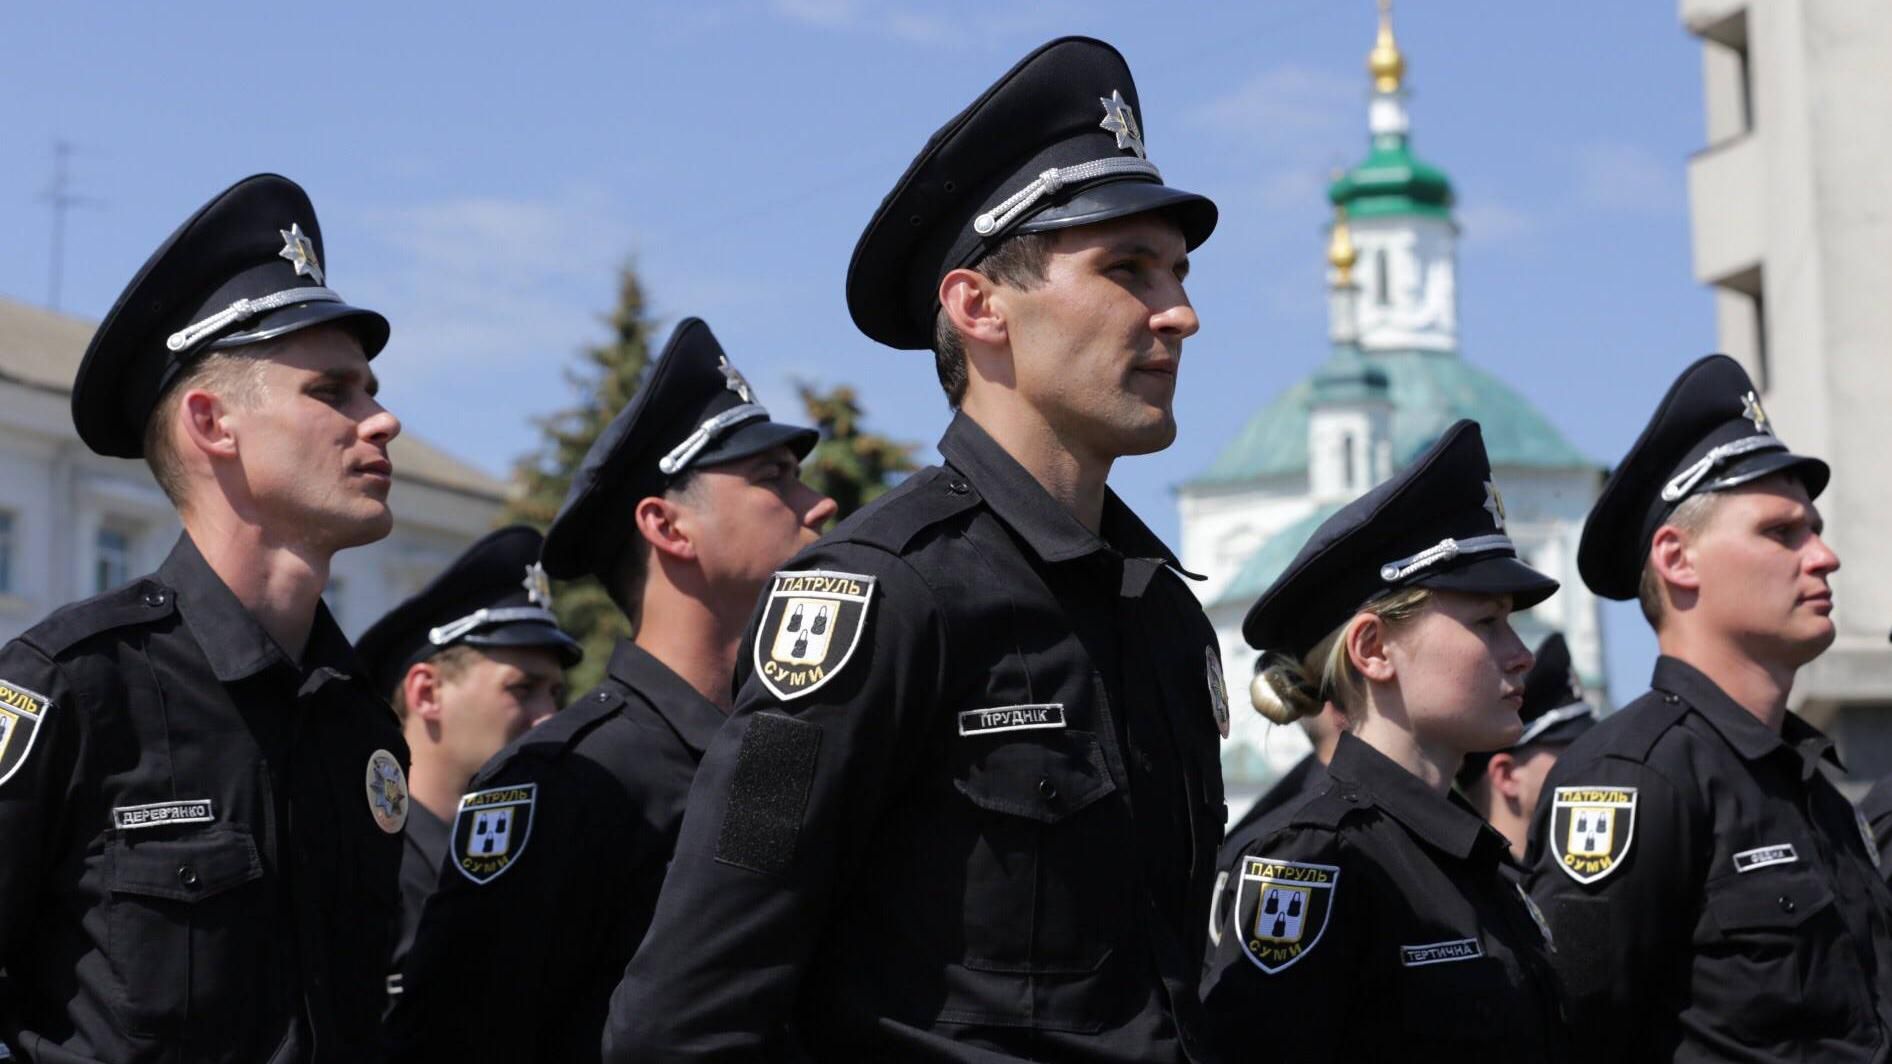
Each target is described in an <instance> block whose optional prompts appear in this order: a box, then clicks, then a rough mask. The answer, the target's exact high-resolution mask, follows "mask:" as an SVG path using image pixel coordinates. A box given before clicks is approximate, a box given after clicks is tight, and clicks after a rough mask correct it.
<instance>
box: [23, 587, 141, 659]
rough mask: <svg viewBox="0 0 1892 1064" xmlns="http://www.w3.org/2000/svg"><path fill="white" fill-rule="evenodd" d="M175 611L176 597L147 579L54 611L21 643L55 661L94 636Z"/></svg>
mask: <svg viewBox="0 0 1892 1064" xmlns="http://www.w3.org/2000/svg"><path fill="white" fill-rule="evenodd" d="M176 608H177V595H176V594H175V593H174V592H172V590H171V589H170V588H168V587H165V586H164V585H163V584H161V583H159V582H158V581H157V580H156V579H154V578H151V577H146V578H145V579H143V580H135V581H133V582H131V583H129V584H126V585H125V586H124V587H120V588H114V589H113V590H111V591H107V592H105V593H104V594H102V595H95V596H93V597H92V598H89V599H86V600H85V601H83V602H74V603H72V604H71V605H69V606H63V607H61V608H59V609H57V610H54V611H53V612H52V614H51V615H49V616H48V617H47V618H46V619H45V620H43V621H41V622H39V623H38V624H36V625H34V626H33V627H32V628H29V629H27V631H26V632H25V633H23V634H22V635H21V636H20V642H22V643H25V644H27V645H28V646H30V647H32V648H34V649H35V650H38V651H39V652H40V653H42V654H44V655H46V656H47V657H49V658H56V657H58V656H59V655H60V654H63V653H65V652H66V651H68V650H70V649H72V648H73V647H75V646H77V645H78V644H80V643H82V642H84V641H85V640H87V639H90V638H92V637H93V636H95V635H99V634H100V633H103V632H109V631H112V630H113V629H116V628H129V627H131V626H133V625H139V624H151V623H153V622H155V621H160V620H163V619H164V618H166V617H169V616H170V615H171V613H172V611H173V610H175V609H176Z"/></svg>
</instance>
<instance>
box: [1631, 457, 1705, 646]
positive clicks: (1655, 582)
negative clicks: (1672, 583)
mask: <svg viewBox="0 0 1892 1064" xmlns="http://www.w3.org/2000/svg"><path fill="white" fill-rule="evenodd" d="M1721 499H1722V496H1721V493H1720V492H1715V491H1704V492H1702V493H1701V494H1700V495H1690V496H1689V497H1688V498H1686V499H1683V500H1682V501H1681V503H1680V504H1679V505H1677V506H1676V507H1675V510H1674V511H1673V512H1672V513H1670V514H1669V516H1668V517H1666V518H1663V520H1662V525H1671V526H1673V527H1674V528H1676V529H1677V530H1679V531H1680V532H1681V533H1682V534H1683V535H1685V536H1688V537H1689V538H1691V539H1692V538H1694V537H1695V536H1696V535H1697V534H1699V533H1700V532H1701V530H1702V529H1704V528H1706V527H1708V519H1709V518H1710V517H1713V516H1714V513H1715V507H1716V505H1717V504H1719V503H1720V502H1721ZM1662 525H1657V526H1656V528H1657V529H1658V530H1659V529H1661V527H1662ZM1649 535H1650V538H1651V539H1652V540H1653V539H1654V538H1655V533H1653V532H1651V533H1650V534H1649ZM1642 546H1643V552H1644V553H1643V558H1642V579H1641V580H1640V581H1638V582H1637V584H1636V605H1638V606H1641V607H1642V616H1643V619H1644V620H1646V621H1648V622H1649V627H1651V628H1656V629H1660V628H1661V627H1662V615H1663V613H1664V612H1665V607H1664V605H1663V598H1662V577H1661V575H1660V574H1658V573H1657V572H1656V570H1655V554H1654V552H1653V551H1651V550H1649V546H1650V545H1649V544H1648V543H1644V544H1643V545H1642Z"/></svg>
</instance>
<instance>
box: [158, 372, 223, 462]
mask: <svg viewBox="0 0 1892 1064" xmlns="http://www.w3.org/2000/svg"><path fill="white" fill-rule="evenodd" d="M171 402H174V403H176V404H177V407H176V410H177V415H178V416H177V422H178V426H179V428H178V431H180V432H181V433H182V434H183V436H184V438H185V439H186V440H187V441H189V444H190V446H191V447H192V448H193V449H194V450H196V451H198V452H199V453H201V454H203V455H205V456H206V457H209V458H213V459H214V458H224V459H230V458H235V457H236V456H237V438H236V433H235V432H234V431H232V429H231V426H230V423H229V415H230V413H231V408H230V406H229V405H228V404H226V403H225V402H224V401H223V399H222V398H220V397H219V396H218V395H217V393H215V392H211V391H206V390H205V389H202V388H190V389H187V390H186V391H185V392H184V393H183V394H182V395H179V396H177V397H176V398H175V399H172V400H171Z"/></svg>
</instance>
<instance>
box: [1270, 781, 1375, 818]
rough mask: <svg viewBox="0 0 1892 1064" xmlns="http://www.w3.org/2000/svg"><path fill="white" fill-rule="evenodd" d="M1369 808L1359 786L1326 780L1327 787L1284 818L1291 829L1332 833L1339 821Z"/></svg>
mask: <svg viewBox="0 0 1892 1064" xmlns="http://www.w3.org/2000/svg"><path fill="white" fill-rule="evenodd" d="M1372 807H1373V796H1372V795H1371V794H1368V793H1367V792H1366V791H1365V790H1363V789H1362V788H1361V787H1360V785H1359V784H1357V783H1350V782H1348V781H1346V780H1328V781H1327V785H1326V786H1325V787H1323V788H1321V789H1320V790H1319V791H1318V792H1316V793H1315V794H1312V795H1310V796H1308V797H1307V798H1306V799H1305V800H1304V801H1302V802H1301V804H1300V808H1298V809H1296V810H1295V811H1294V812H1293V813H1291V814H1289V816H1288V823H1289V824H1292V825H1295V826H1305V827H1319V828H1328V829H1334V828H1338V827H1340V823H1341V821H1343V820H1345V819H1347V817H1348V816H1349V815H1351V814H1354V813H1361V812H1364V811H1366V810H1368V809H1371V808H1372Z"/></svg>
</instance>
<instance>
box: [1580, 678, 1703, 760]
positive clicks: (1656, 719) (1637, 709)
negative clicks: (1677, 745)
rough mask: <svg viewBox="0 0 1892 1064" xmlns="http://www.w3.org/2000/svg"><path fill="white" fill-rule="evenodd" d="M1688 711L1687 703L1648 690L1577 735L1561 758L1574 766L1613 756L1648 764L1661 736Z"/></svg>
mask: <svg viewBox="0 0 1892 1064" xmlns="http://www.w3.org/2000/svg"><path fill="white" fill-rule="evenodd" d="M1687 713H1688V704H1687V703H1685V702H1682V701H1681V700H1680V699H1677V698H1675V697H1674V696H1673V695H1663V694H1661V693H1660V692H1657V691H1649V692H1647V693H1645V694H1643V695H1642V696H1641V697H1640V698H1637V699H1635V700H1634V701H1632V702H1630V703H1628V704H1627V705H1625V706H1623V707H1622V708H1621V709H1618V710H1617V711H1616V712H1614V713H1612V714H1610V715H1609V716H1607V717H1604V718H1603V719H1602V720H1600V721H1598V722H1597V724H1596V727H1594V728H1591V729H1590V730H1589V731H1587V732H1584V733H1583V734H1582V735H1580V736H1578V737H1577V740H1576V741H1575V742H1573V743H1571V744H1570V746H1569V748H1568V749H1566V750H1565V751H1564V754H1563V756H1562V757H1561V758H1560V761H1567V762H1568V763H1570V764H1572V765H1575V764H1581V763H1584V762H1587V761H1596V760H1604V759H1614V760H1621V761H1632V762H1635V763H1637V764H1647V763H1648V762H1649V760H1650V757H1651V755H1652V754H1653V753H1654V752H1655V750H1656V748H1657V746H1658V744H1660V743H1661V742H1662V739H1663V737H1664V736H1666V735H1669V734H1670V733H1671V732H1673V731H1675V730H1676V725H1678V724H1679V723H1681V720H1682V718H1683V716H1685V715H1686V714H1687Z"/></svg>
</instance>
